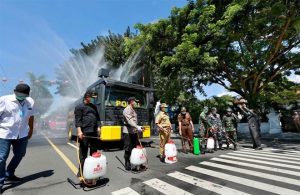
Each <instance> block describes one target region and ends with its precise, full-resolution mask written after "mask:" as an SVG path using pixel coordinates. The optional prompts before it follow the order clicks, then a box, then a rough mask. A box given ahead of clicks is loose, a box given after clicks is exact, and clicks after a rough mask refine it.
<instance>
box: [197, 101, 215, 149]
mask: <svg viewBox="0 0 300 195" xmlns="http://www.w3.org/2000/svg"><path fill="white" fill-rule="evenodd" d="M207 114H208V107H207V106H204V108H203V111H202V112H201V113H200V116H199V137H200V138H201V139H202V141H201V153H204V151H205V141H204V139H205V137H206V134H207V131H209V129H210V128H211V127H212V125H211V123H210V122H209V120H208V119H207V117H208V116H207Z"/></svg>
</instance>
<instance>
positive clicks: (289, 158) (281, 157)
mask: <svg viewBox="0 0 300 195" xmlns="http://www.w3.org/2000/svg"><path fill="white" fill-rule="evenodd" d="M234 153H238V154H249V155H253V156H266V157H273V158H274V159H285V160H294V161H300V158H294V157H287V156H278V155H277V154H271V153H269V154H266V153H258V152H244V151H236V152H234Z"/></svg>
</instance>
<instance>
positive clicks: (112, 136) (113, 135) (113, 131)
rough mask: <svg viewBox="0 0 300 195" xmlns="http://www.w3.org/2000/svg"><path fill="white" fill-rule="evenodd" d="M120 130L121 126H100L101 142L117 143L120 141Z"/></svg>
mask: <svg viewBox="0 0 300 195" xmlns="http://www.w3.org/2000/svg"><path fill="white" fill-rule="evenodd" d="M121 135H122V128H121V126H102V127H101V136H100V139H101V140H102V141H117V140H121Z"/></svg>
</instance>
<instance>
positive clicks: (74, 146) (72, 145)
mask: <svg viewBox="0 0 300 195" xmlns="http://www.w3.org/2000/svg"><path fill="white" fill-rule="evenodd" d="M68 145H69V146H71V147H73V148H75V149H76V150H78V147H77V146H76V145H74V144H71V143H70V142H68Z"/></svg>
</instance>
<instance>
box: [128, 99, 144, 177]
mask: <svg viewBox="0 0 300 195" xmlns="http://www.w3.org/2000/svg"><path fill="white" fill-rule="evenodd" d="M136 102H137V99H136V98H135V97H130V98H128V106H127V107H126V108H125V109H124V111H123V117H124V126H123V139H124V151H125V152H124V159H125V169H126V170H127V171H129V170H131V164H130V156H131V151H132V150H133V148H135V147H136V146H137V145H139V143H138V132H142V131H143V127H142V126H139V125H138V120H137V114H136V112H135V110H134V107H135V104H136ZM140 168H141V169H145V168H146V167H145V166H144V165H142V166H140Z"/></svg>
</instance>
